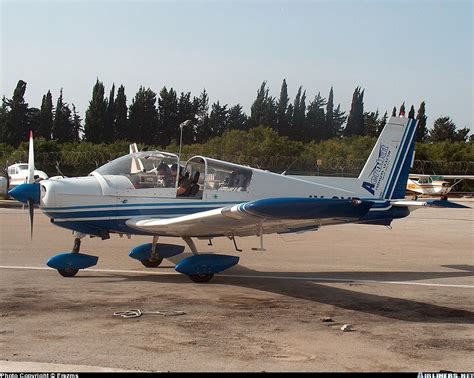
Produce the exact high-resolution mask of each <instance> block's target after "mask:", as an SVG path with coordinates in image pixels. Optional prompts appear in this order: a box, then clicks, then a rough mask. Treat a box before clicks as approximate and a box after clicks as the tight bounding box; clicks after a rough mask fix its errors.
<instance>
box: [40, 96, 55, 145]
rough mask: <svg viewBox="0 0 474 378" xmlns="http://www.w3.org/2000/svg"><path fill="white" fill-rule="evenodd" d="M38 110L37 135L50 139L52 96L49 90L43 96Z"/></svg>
mask: <svg viewBox="0 0 474 378" xmlns="http://www.w3.org/2000/svg"><path fill="white" fill-rule="evenodd" d="M40 111H41V113H40V123H39V130H38V135H39V136H41V137H43V138H45V139H46V140H50V139H51V133H52V130H53V97H52V96H51V91H48V93H46V94H45V95H44V96H43V101H41V110H40Z"/></svg>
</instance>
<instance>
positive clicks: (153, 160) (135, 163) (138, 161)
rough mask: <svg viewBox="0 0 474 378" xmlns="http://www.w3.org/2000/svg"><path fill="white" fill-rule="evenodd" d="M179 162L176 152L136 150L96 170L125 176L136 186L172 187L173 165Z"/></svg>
mask: <svg viewBox="0 0 474 378" xmlns="http://www.w3.org/2000/svg"><path fill="white" fill-rule="evenodd" d="M177 163H178V157H177V156H176V155H174V154H169V153H166V152H159V151H147V152H136V153H133V154H129V155H125V156H122V157H119V158H118V159H115V160H112V161H111V162H108V163H107V164H105V165H103V166H102V167H99V168H97V169H96V170H95V171H94V172H97V173H99V174H101V175H103V176H106V175H122V176H125V177H127V178H128V179H129V180H130V181H131V182H132V184H133V186H134V187H135V188H172V187H175V181H176V180H175V179H174V178H173V177H172V175H171V167H172V165H175V164H177Z"/></svg>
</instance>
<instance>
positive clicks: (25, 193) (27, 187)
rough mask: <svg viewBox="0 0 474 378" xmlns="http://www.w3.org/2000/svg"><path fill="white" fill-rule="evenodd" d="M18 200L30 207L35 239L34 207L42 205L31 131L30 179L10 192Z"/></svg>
mask: <svg viewBox="0 0 474 378" xmlns="http://www.w3.org/2000/svg"><path fill="white" fill-rule="evenodd" d="M8 194H9V195H10V196H11V197H13V198H15V199H16V200H18V201H20V202H22V203H26V204H27V205H28V213H29V218H30V236H31V238H33V215H34V205H35V204H39V203H40V186H39V184H38V183H35V154H34V149H33V132H32V131H30V144H29V151H28V177H27V180H26V183H25V184H21V185H18V186H16V187H14V188H13V189H12V190H10V191H9V192H8Z"/></svg>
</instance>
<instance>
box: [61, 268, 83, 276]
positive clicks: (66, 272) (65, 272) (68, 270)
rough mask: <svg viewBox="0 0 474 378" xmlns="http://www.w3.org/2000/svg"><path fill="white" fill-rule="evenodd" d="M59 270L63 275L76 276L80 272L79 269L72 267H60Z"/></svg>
mask: <svg viewBox="0 0 474 378" xmlns="http://www.w3.org/2000/svg"><path fill="white" fill-rule="evenodd" d="M58 272H59V274H60V275H61V276H63V277H74V276H75V275H76V274H77V272H79V269H72V268H66V269H58Z"/></svg>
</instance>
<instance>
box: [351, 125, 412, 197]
mask: <svg viewBox="0 0 474 378" xmlns="http://www.w3.org/2000/svg"><path fill="white" fill-rule="evenodd" d="M416 127H417V121H416V120H414V119H410V118H405V117H391V118H390V119H389V120H388V122H387V124H386V125H385V127H384V129H383V130H382V133H381V134H380V136H379V139H378V140H377V143H376V144H375V146H374V149H373V150H372V152H371V154H370V156H369V158H368V160H367V162H366V163H365V166H364V168H363V169H362V171H361V173H360V175H359V180H360V184H361V186H362V192H363V193H364V194H365V195H368V196H370V195H372V196H373V197H375V198H384V199H392V198H403V197H404V196H405V188H406V184H407V180H408V174H409V172H410V166H411V164H412V159H413V154H414V148H415V139H416V138H415V135H416Z"/></svg>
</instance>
